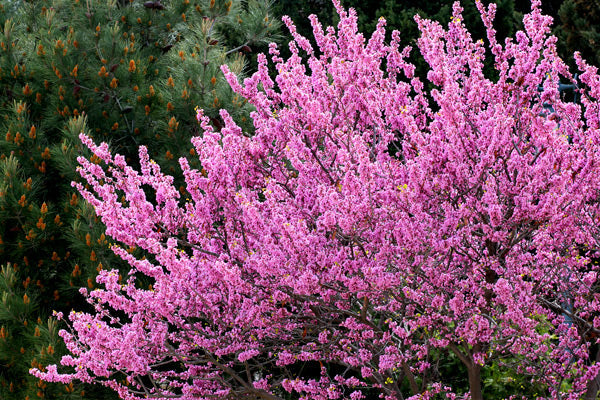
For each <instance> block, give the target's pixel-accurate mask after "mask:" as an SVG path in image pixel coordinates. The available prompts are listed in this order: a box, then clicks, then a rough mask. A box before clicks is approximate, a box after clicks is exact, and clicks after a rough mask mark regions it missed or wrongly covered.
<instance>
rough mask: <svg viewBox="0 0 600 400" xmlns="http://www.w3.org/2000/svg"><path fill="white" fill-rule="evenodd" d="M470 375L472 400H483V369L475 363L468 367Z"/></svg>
mask: <svg viewBox="0 0 600 400" xmlns="http://www.w3.org/2000/svg"><path fill="white" fill-rule="evenodd" d="M467 371H468V373H469V390H470V391H471V400H483V394H482V393H481V367H480V366H479V365H478V364H475V363H474V362H471V365H469V366H467Z"/></svg>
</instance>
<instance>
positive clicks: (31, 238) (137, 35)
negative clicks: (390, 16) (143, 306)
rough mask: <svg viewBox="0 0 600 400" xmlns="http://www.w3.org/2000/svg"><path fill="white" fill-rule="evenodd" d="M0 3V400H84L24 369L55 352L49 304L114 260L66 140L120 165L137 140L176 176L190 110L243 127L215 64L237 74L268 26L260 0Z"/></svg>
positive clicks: (192, 123) (56, 304) (60, 306)
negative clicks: (104, 151)
mask: <svg viewBox="0 0 600 400" xmlns="http://www.w3.org/2000/svg"><path fill="white" fill-rule="evenodd" d="M4 3H5V4H3V6H4V10H0V11H2V12H0V24H2V25H1V26H3V27H4V30H3V35H2V33H0V68H1V70H0V109H1V110H2V111H1V112H2V117H3V118H2V120H1V122H0V123H1V124H2V128H3V132H2V135H1V136H0V174H1V178H0V264H2V265H3V268H2V270H1V273H0V398H2V399H19V400H21V399H27V398H28V399H30V400H32V399H35V398H53V399H54V398H57V399H58V398H61V399H62V398H65V399H66V398H69V399H74V398H82V397H84V396H85V397H92V398H93V397H94V395H93V394H90V393H88V394H87V395H86V394H85V393H84V391H83V390H84V389H85V390H87V388H83V387H77V386H75V387H74V386H73V385H53V384H52V385H50V384H46V383H43V382H41V381H39V380H38V379H37V378H34V377H32V376H30V375H29V374H28V369H29V368H31V367H42V368H43V367H44V366H45V365H47V364H49V363H54V362H56V361H58V360H59V359H60V357H61V355H62V354H64V351H65V349H64V345H61V343H62V340H61V339H60V338H58V337H57V328H56V323H55V322H54V321H53V320H52V319H51V318H50V317H51V314H52V310H58V311H64V312H69V311H70V310H71V309H72V308H77V307H81V306H82V304H83V303H82V299H81V297H80V295H79V293H78V289H79V288H80V287H86V288H90V289H91V288H94V286H95V276H96V274H97V273H98V271H100V270H102V269H103V268H104V267H105V266H111V268H114V267H117V268H118V267H119V266H120V265H121V264H122V263H121V262H120V261H119V260H117V259H116V258H115V257H114V255H112V252H111V251H110V249H109V245H110V244H109V243H108V241H107V240H106V237H105V234H104V227H103V226H102V225H101V224H100V223H99V222H98V220H97V218H96V217H95V214H94V213H93V210H92V208H91V207H90V206H89V205H88V204H87V203H86V202H85V201H83V200H82V199H81V198H80V197H79V196H78V195H77V194H76V192H75V190H74V189H72V188H71V185H70V183H71V181H73V180H76V179H77V176H76V172H75V168H76V157H77V156H78V155H86V154H88V153H86V152H85V150H84V149H83V147H82V146H81V145H80V143H79V139H78V138H77V136H78V135H79V133H81V132H87V133H88V134H90V135H92V136H93V137H95V138H97V139H98V140H103V141H108V142H110V144H111V147H112V148H114V149H115V150H116V151H119V152H120V153H122V154H125V155H126V156H127V158H128V159H130V161H131V162H135V158H136V156H135V154H136V153H137V147H138V145H140V144H145V145H147V146H148V147H149V149H150V151H151V153H152V156H153V158H154V159H155V160H157V161H158V162H159V163H160V164H161V166H162V168H163V169H164V170H167V171H176V170H178V168H176V164H177V158H178V157H180V156H181V155H185V154H188V155H190V152H191V153H192V154H191V155H193V150H191V148H192V147H191V144H190V141H189V139H190V138H191V137H192V136H194V135H196V134H197V133H198V126H197V121H196V120H195V112H194V109H195V107H201V108H203V109H205V110H207V113H208V115H210V117H211V118H212V122H213V124H214V125H215V127H217V128H218V127H219V126H220V125H221V124H222V122H221V121H220V120H219V118H220V117H219V116H218V113H217V110H219V109H221V108H226V109H228V110H230V112H231V113H232V115H235V116H236V118H237V119H238V121H239V122H240V123H241V124H246V125H249V121H248V122H246V121H245V120H246V119H247V118H248V116H247V115H248V112H249V110H250V109H249V106H248V105H247V104H246V103H245V101H244V100H243V99H242V98H240V97H239V96H235V95H234V94H233V93H232V91H231V90H230V89H229V85H228V84H227V83H226V82H225V81H224V79H223V76H222V73H221V72H220V69H219V66H220V65H221V64H224V63H225V64H227V65H229V66H230V68H231V69H233V70H235V71H237V72H239V73H243V72H244V69H245V67H246V59H247V58H248V56H249V55H250V56H251V55H252V53H254V52H255V51H256V50H257V49H260V48H261V46H262V47H264V46H265V45H266V43H267V42H270V41H272V40H273V39H276V38H277V36H276V32H277V31H278V29H279V28H278V24H277V22H276V21H275V18H273V16H272V14H271V12H270V5H269V4H268V3H267V2H265V1H262V0H251V1H247V2H241V1H233V0H231V1H229V0H204V1H196V2H190V1H188V0H174V1H164V0H163V1H160V0H154V1H130V2H128V1H115V0H112V1H104V0H91V1H85V2H84V1H79V0H76V1H66V0H44V1H37V2H26V3H23V4H21V5H20V6H19V7H18V8H14V7H13V3H12V2H4ZM98 161H99V160H98ZM130 250H131V251H132V252H133V251H135V249H130ZM123 274H126V270H123Z"/></svg>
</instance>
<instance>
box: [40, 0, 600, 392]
mask: <svg viewBox="0 0 600 400" xmlns="http://www.w3.org/2000/svg"><path fill="white" fill-rule="evenodd" d="M334 3H335V5H336V8H337V11H338V13H339V15H340V23H339V25H338V27H337V30H336V29H334V28H332V27H329V28H327V29H326V30H323V28H322V26H321V25H320V24H319V22H318V20H317V18H316V17H314V16H311V22H312V26H313V31H314V39H315V42H316V45H317V48H313V46H312V45H311V43H310V41H308V40H307V39H306V38H304V37H302V36H300V35H299V34H298V33H297V32H296V30H295V28H294V25H293V24H292V23H291V21H289V20H288V19H284V22H285V23H286V24H287V26H288V28H289V29H290V31H291V33H292V35H293V39H294V40H293V41H292V42H291V43H290V45H289V46H290V50H291V57H289V58H288V59H287V60H284V59H282V58H281V57H280V55H279V52H278V50H277V48H276V46H274V45H272V46H271V47H270V56H271V59H272V64H273V65H274V68H275V69H276V70H277V77H276V78H275V80H272V79H271V78H270V75H269V68H268V64H269V62H268V61H267V56H265V55H261V56H259V66H258V72H256V73H255V74H254V75H253V76H252V77H250V78H248V79H246V80H245V81H244V82H243V84H241V83H240V82H238V79H237V77H236V76H235V75H233V74H232V73H231V72H230V71H229V70H228V68H227V67H226V66H224V67H223V71H224V73H225V75H226V77H227V79H228V81H229V83H230V85H231V86H232V88H233V89H234V90H235V91H236V92H237V93H239V94H240V95H243V96H244V97H245V98H246V99H248V101H249V102H250V103H251V104H253V105H254V106H255V108H256V111H254V113H253V114H252V118H253V121H254V126H255V128H256V132H255V134H254V135H248V134H246V133H245V132H243V131H242V130H241V129H240V128H239V127H238V126H237V125H236V123H235V122H234V121H233V120H232V119H231V118H230V117H229V115H227V113H226V112H222V113H221V116H222V118H223V120H224V121H225V124H224V127H223V128H222V129H221V130H220V131H215V130H214V129H213V128H212V127H211V126H210V124H209V122H208V120H207V118H205V117H204V116H203V115H202V112H199V114H198V119H199V121H200V124H201V126H202V135H201V136H200V137H196V138H194V139H193V144H194V146H195V149H196V153H197V155H198V157H199V158H200V162H201V165H202V170H194V169H191V168H190V167H189V164H188V162H187V161H186V159H184V158H182V159H181V160H180V164H181V168H182V170H183V173H184V176H185V181H186V185H187V187H186V190H187V191H186V193H185V194H184V195H181V194H180V192H179V191H178V190H177V189H176V188H175V187H174V185H173V178H172V177H170V176H167V175H165V174H164V173H163V172H161V170H160V167H159V166H158V165H157V164H156V163H154V162H153V161H151V160H150V159H149V157H148V154H147V152H146V150H145V149H144V148H143V147H142V148H140V165H141V168H140V170H139V171H136V170H134V169H132V168H131V167H129V166H128V165H127V164H126V163H125V161H124V158H123V157H121V156H118V155H117V156H113V155H112V154H111V152H110V150H109V148H108V146H107V145H106V144H102V145H100V146H97V145H95V144H94V143H93V141H92V139H91V138H89V137H86V136H84V135H82V136H81V140H82V141H83V142H84V143H85V145H87V146H88V147H89V148H90V149H91V150H92V151H93V152H94V154H95V155H96V156H98V157H99V158H100V159H101V160H102V161H103V162H104V164H103V165H98V164H95V163H92V162H90V161H88V160H86V159H83V158H81V159H79V162H80V164H81V167H80V173H81V175H82V176H83V178H85V180H86V181H87V182H88V183H89V190H88V189H86V188H85V187H84V186H82V185H79V184H77V187H78V189H79V191H80V192H81V193H82V195H83V196H84V197H85V198H86V199H87V201H89V202H90V203H91V204H92V205H93V206H94V207H95V209H96V212H97V214H98V215H99V216H100V217H101V219H102V221H103V222H104V223H105V224H106V227H107V230H106V234H107V235H108V236H110V237H112V238H113V240H114V241H115V242H116V243H118V244H115V245H114V247H113V249H114V252H115V253H116V254H118V255H119V256H120V257H122V258H123V260H125V261H127V262H128V263H129V265H130V266H131V272H130V274H129V276H128V278H127V279H125V280H123V281H120V280H119V277H118V275H119V274H118V272H117V271H102V272H101V273H100V275H99V276H98V278H97V281H98V283H99V284H101V285H102V286H103V289H97V290H94V291H91V292H89V293H87V292H86V291H85V290H83V289H82V292H83V293H84V294H85V295H86V296H87V298H88V300H89V302H90V303H91V304H92V305H93V306H94V307H95V310H96V313H94V314H91V315H90V314H86V313H76V312H73V313H72V314H71V315H70V316H69V319H70V321H71V322H70V326H71V330H70V331H62V333H61V335H62V337H63V338H64V340H65V342H66V343H67V346H68V348H69V350H70V352H71V353H72V355H71V356H68V357H65V358H63V360H62V364H63V365H64V366H67V367H71V369H70V371H71V372H70V373H68V374H61V373H58V372H57V368H56V366H51V367H48V368H47V369H46V370H45V371H40V370H33V371H32V373H33V374H34V375H36V376H38V377H41V378H43V379H46V380H50V381H62V382H68V381H71V380H73V379H77V380H81V381H84V382H101V383H102V384H104V385H107V386H109V387H111V388H113V389H115V390H116V391H118V393H119V394H120V396H121V397H122V398H123V399H141V398H146V397H158V398H167V397H181V398H182V399H189V400H191V399H210V398H242V397H244V396H248V397H250V398H263V399H282V398H286V393H292V394H293V397H301V398H304V399H338V398H351V399H364V398H366V397H367V396H369V397H371V398H372V396H373V393H377V395H381V397H382V398H386V399H397V398H403V396H404V397H409V396H414V397H411V398H414V399H417V398H422V399H426V398H432V397H433V396H435V395H436V393H445V394H446V395H447V396H448V397H449V398H458V397H457V396H456V395H455V394H453V390H454V388H452V387H448V386H444V384H443V382H440V381H438V380H436V375H435V374H431V373H428V372H429V371H430V370H431V369H432V368H433V366H432V364H433V363H434V362H435V360H434V357H435V354H440V352H439V351H438V352H437V353H436V350H443V351H444V352H451V353H453V354H454V355H455V356H456V357H457V358H458V359H459V360H460V361H461V362H462V363H463V364H464V366H465V369H466V371H467V373H468V380H469V387H470V394H469V396H470V397H471V398H473V399H482V398H483V394H482V389H481V370H482V368H484V366H485V365H487V364H489V363H490V362H492V361H494V362H500V363H502V362H503V361H507V360H508V361H511V363H513V364H515V363H516V365H517V366H516V367H514V374H515V375H521V376H527V377H528V379H531V380H532V381H533V382H537V383H539V384H542V385H545V386H546V387H547V394H546V396H547V397H548V398H557V396H558V394H559V393H562V395H564V397H562V398H572V399H577V398H580V396H581V394H582V393H584V392H586V391H588V392H589V391H590V390H592V389H591V388H592V387H593V384H594V380H595V378H596V376H597V374H598V371H599V370H600V364H597V363H596V361H599V360H596V359H595V357H596V355H595V354H591V350H590V349H591V346H592V345H593V344H595V340H596V339H593V337H595V335H596V334H598V333H600V318H599V315H600V314H598V311H600V299H599V295H598V293H596V288H597V285H598V279H597V270H598V267H597V265H596V263H595V262H593V261H594V257H597V256H598V254H597V250H598V249H599V248H600V247H599V246H600V243H599V240H600V231H599V229H598V226H599V221H600V208H599V194H600V152H599V150H600V126H599V123H600V122H599V115H600V105H599V102H598V99H600V77H599V76H598V73H597V71H596V69H595V68H593V67H591V66H588V65H587V64H586V63H585V62H584V61H583V60H581V59H580V58H578V59H577V62H578V65H579V68H580V69H581V72H582V74H581V76H580V80H581V84H580V86H581V89H580V91H581V95H582V97H581V99H582V100H581V104H573V103H567V102H564V101H563V100H562V99H561V96H560V94H559V92H558V89H557V87H558V83H559V82H560V80H561V79H562V80H563V81H565V80H571V81H572V79H573V77H572V76H571V74H570V72H569V71H568V68H567V67H566V66H565V64H564V63H563V62H562V61H561V60H560V59H559V57H558V56H557V55H556V49H555V42H556V38H554V37H553V36H551V35H550V34H549V31H550V28H549V26H550V22H551V21H550V19H549V18H548V17H545V16H543V15H541V13H540V5H539V1H534V2H533V6H532V11H531V13H529V14H527V15H526V16H525V18H524V31H522V32H518V33H517V35H516V37H515V38H514V40H507V41H506V42H505V43H504V44H500V43H497V41H496V39H495V31H494V29H493V27H492V21H493V18H494V12H495V6H494V5H493V4H491V5H489V6H488V7H487V8H486V7H484V6H483V5H482V4H481V3H479V2H478V3H477V6H478V8H479V10H480V12H481V15H482V18H483V21H484V23H485V25H486V27H487V41H488V42H489V43H488V45H487V46H486V45H485V44H484V41H483V40H478V41H474V40H473V39H472V38H471V36H470V34H469V32H468V31H467V29H466V28H465V26H464V24H463V23H462V17H461V8H460V6H459V5H458V3H456V4H455V5H454V13H453V17H452V19H451V21H450V22H449V24H448V26H447V28H443V27H442V26H441V25H440V24H438V23H435V22H432V21H428V20H422V19H419V18H417V22H418V25H419V28H420V31H421V37H420V39H419V40H418V47H419V49H420V51H421V53H422V54H423V56H424V57H425V59H426V61H427V62H428V64H429V65H430V71H429V73H428V80H429V81H430V83H429V84H430V85H433V87H434V89H432V90H430V91H427V90H426V89H425V84H424V83H423V82H421V81H420V80H419V79H418V78H417V77H415V76H414V69H415V68H414V66H413V65H411V64H410V63H409V62H408V61H407V60H406V59H407V56H408V54H409V49H408V48H407V49H403V50H400V49H399V33H398V32H393V33H392V37H391V41H390V42H389V43H386V41H385V30H384V26H385V21H384V20H383V19H381V20H380V22H379V24H378V25H377V29H376V31H375V32H374V33H373V35H372V36H371V38H370V39H368V40H366V39H365V38H364V37H363V35H362V34H360V33H358V32H357V17H356V15H355V13H354V11H353V10H350V11H349V12H346V11H345V10H344V9H342V7H341V6H340V4H339V1H334ZM486 49H489V50H490V55H491V56H493V57H494V60H495V70H496V76H495V77H494V78H493V79H491V78H489V77H486V75H485V74H484V72H483V60H484V57H485V56H486ZM303 54H305V55H306V56H303ZM538 87H543V92H541V93H540V92H538ZM544 103H546V104H551V105H552V107H553V112H552V113H551V114H549V115H548V112H547V111H546V112H545V111H544V110H545V109H544ZM149 191H150V192H152V198H153V199H152V201H151V200H149V197H147V194H148V192H149ZM130 247H135V248H137V249H139V250H141V251H143V252H144V254H145V256H144V257H143V258H136V257H134V256H133V255H132V254H133V253H132V252H130V251H128V248H130ZM141 276H144V277H145V279H146V280H150V281H151V282H152V287H151V288H148V287H147V286H146V285H143V286H142V285H141V284H140V283H139V278H140V277H141ZM303 366H309V368H308V369H309V371H308V372H307V371H306V370H303ZM564 382H568V383H569V384H568V385H565V384H563V383H564ZM403 383H404V386H403ZM403 388H404V389H403ZM407 388H408V389H407ZM402 390H405V391H409V392H410V393H402ZM563 392H564V393H563Z"/></svg>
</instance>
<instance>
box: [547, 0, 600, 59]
mask: <svg viewBox="0 0 600 400" xmlns="http://www.w3.org/2000/svg"><path fill="white" fill-rule="evenodd" d="M558 15H559V17H560V18H559V20H558V21H557V23H558V24H557V25H558V26H557V28H556V30H555V34H556V35H557V36H558V38H559V42H558V47H559V51H560V52H561V56H562V57H563V58H564V59H565V60H566V61H569V62H570V64H571V66H574V64H575V63H574V61H573V53H574V52H575V51H579V52H580V53H581V55H582V56H583V58H584V59H586V60H587V61H588V62H589V63H590V64H593V65H596V66H600V1H598V0H565V1H564V2H563V3H562V5H561V6H560V10H559V12H558Z"/></svg>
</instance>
